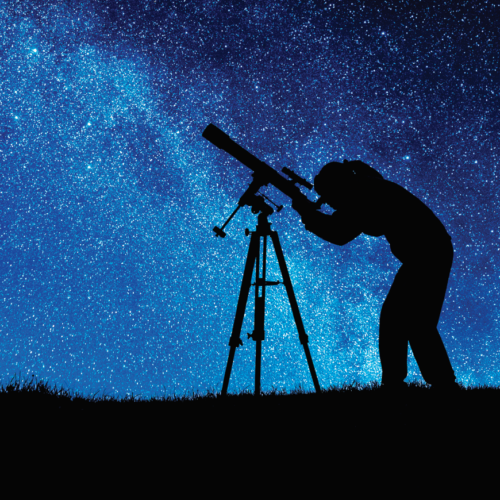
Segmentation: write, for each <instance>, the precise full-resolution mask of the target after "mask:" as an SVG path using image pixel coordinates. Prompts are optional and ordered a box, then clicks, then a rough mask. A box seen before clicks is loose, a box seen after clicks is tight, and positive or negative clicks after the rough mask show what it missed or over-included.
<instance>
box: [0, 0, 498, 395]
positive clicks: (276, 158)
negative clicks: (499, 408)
mask: <svg viewBox="0 0 500 500" xmlns="http://www.w3.org/2000/svg"><path fill="white" fill-rule="evenodd" d="M499 15H500V5H499V4H498V3H495V2H491V1H486V0H480V1H477V2H470V1H465V0H461V1H448V0H446V1H442V2H425V1H418V0H414V1H399V2H398V1H391V2H388V1H385V2H384V1H381V2H377V3H376V5H375V3H374V2H362V1H357V0H353V1H348V2H347V1H346V2H338V1H335V0H334V1H333V2H332V3H329V2H319V1H294V2H266V1H253V2H250V1H233V0H231V1H227V0H221V1H211V0H203V1H202V0H193V1H190V2H182V1H172V2H166V1H165V2H161V1H153V0H149V1H148V0H142V1H127V0H120V1H119V0H109V1H97V0H84V1H78V0H76V1H72V2H70V1H62V0H59V1H55V0H48V1H47V0H44V1H43V2H41V1H16V0H8V1H0V32H1V33H2V37H1V38H0V72H1V78H0V153H1V154H0V162H1V176H0V204H1V210H0V256H1V258H0V382H1V383H3V384H5V383H7V382H8V381H9V380H10V379H11V378H12V377H13V376H14V375H16V374H17V375H21V376H26V375H31V374H35V375H36V376H37V377H38V378H42V379H44V380H47V381H49V382H50V383H51V384H57V386H63V387H65V388H68V389H71V390H74V391H77V392H79V393H81V394H85V395H87V394H94V393H96V392H99V394H108V395H114V396H118V397H123V396H125V395H130V394H134V395H136V396H139V395H140V396H143V397H150V396H155V395H158V396H161V395H174V394H176V395H183V394H188V395H189V394H191V393H193V392H201V393H203V392H206V391H220V390H221V387H222V378H223V374H224V369H225V366H226V362H227V356H228V353H229V347H228V340H229V337H230V334H231V329H232V324H233V320H234V314H235V310H236V303H237V299H238V293H239V289H240V284H241V279H242V275H243V268H244V264H245V258H246V255H247V251H248V244H249V238H247V237H246V236H245V228H249V229H251V230H253V229H254V227H255V222H256V217H255V215H253V214H252V213H251V211H250V209H249V208H248V207H245V208H244V209H242V210H240V211H239V212H238V214H237V216H236V217H235V219H234V220H233V221H232V222H231V223H230V224H229V226H228V227H227V233H228V236H227V237H226V238H225V239H221V238H216V237H215V235H214V233H213V231H212V228H213V227H214V226H215V225H218V226H220V225H221V224H222V223H223V222H224V221H225V220H226V218H227V217H228V216H229V215H230V214H231V212H232V211H233V210H234V208H235V207H236V204H237V202H238V199H239V197H240V196H241V195H242V194H243V192H244V191H245V189H246V188H247V186H248V184H249V182H250V180H251V172H250V170H249V169H248V168H246V167H245V166H244V165H242V164H241V163H239V162H238V161H237V160H235V159H233V158H232V157H230V156H229V155H228V154H227V153H225V152H223V151H221V150H219V149H217V148H216V147H214V146H213V145H212V144H210V143H209V142H208V141H207V140H205V139H204V138H203V137H202V135H201V134H202V132H203V130H204V129H205V127H206V126H207V125H208V124H210V123H214V124H215V125H217V126H218V127H219V128H221V129H222V130H224V131H225V132H226V133H227V134H229V135H230V136H231V137H232V138H233V139H234V140H235V141H237V142H238V143H239V144H240V145H242V146H243V147H244V148H246V149H247V150H249V151H250V152H251V153H253V154H254V155H256V156H257V157H258V158H260V159H261V160H263V161H266V162H267V163H268V164H269V165H271V166H272V167H273V168H275V169H277V170H281V168H282V167H285V166H287V167H289V168H292V169H293V170H295V171H296V172H297V173H299V174H300V175H301V176H303V177H305V178H306V179H308V180H309V181H312V180H313V178H314V175H315V174H316V173H317V172H318V171H319V169H320V168H321V167H322V166H323V165H324V164H325V163H328V162H330V161H342V160H343V159H344V158H347V159H351V160H353V159H360V160H362V161H364V162H366V163H368V164H369V165H371V166H373V167H374V168H376V169H377V170H378V171H379V172H380V173H381V174H382V175H383V176H384V177H385V178H386V179H388V180H391V181H393V182H396V183H398V184H400V185H402V186H404V187H405V188H406V189H408V190H409V191H410V192H411V193H413V194H415V195H416V196H417V197H419V198H420V199H421V200H422V201H424V202H425V203H426V204H427V205H428V206H429V207H430V208H431V209H432V210H433V211H434V213H435V214H436V215H437V216H438V217H439V218H440V220H441V221H442V222H443V224H444V225H445V227H446V228H447V230H448V232H449V234H450V235H451V236H452V238H453V240H452V241H453V245H454V249H455V256H454V263H453V268H452V273H451V276H450V281H449V286H448V292H447V296H446V299H445V303H444V306H443V311H442V315H441V320H440V323H439V331H440V333H441V336H442V338H443V341H444V344H445V346H446V348H447V351H448V353H449V356H450V359H451V362H452V365H453V367H454V369H455V372H456V375H457V379H458V381H460V382H462V383H464V384H465V385H478V384H487V385H498V384H499V383H500V363H499V350H500V342H499V339H498V337H499V333H500V331H499V330H500V329H499V313H500V294H499V278H500V276H499V274H500V273H499V270H500V248H499V230H498V221H499V220H500V218H499V210H498V202H499V184H500V180H499V171H498V163H499V154H500V153H499V146H498V139H499V131H500V126H499V125H500V121H499V117H498V109H499V105H500V102H499V92H500V89H499V72H498V67H499V66H500V62H499V55H498V54H499V52H498V47H499V36H498V35H499V28H498V23H496V24H495V22H494V20H495V19H498V18H499ZM263 192H264V193H265V194H266V195H267V196H268V197H269V198H271V199H272V200H273V201H275V202H276V203H282V204H284V205H285V208H284V209H283V210H282V211H281V212H280V213H277V214H273V215H272V216H271V219H270V220H271V222H272V224H273V226H272V227H273V229H275V230H276V231H278V234H279V237H280V240H281V244H282V246H283V251H284V254H285V259H286V262H287V265H288V269H289V271H290V275H291V279H292V283H293V286H294V290H295V293H296V296H297V300H298V303H299V308H300V311H301V315H302V318H303V321H304V325H305V328H306V332H307V333H308V335H309V347H310V350H311V355H312V359H313V361H314V364H315V367H316V371H317V374H318V378H319V381H320V384H321V386H322V387H329V386H339V385H342V384H344V383H352V382H358V383H360V384H366V383H370V382H372V381H380V379H381V367H380V361H379V357H378V320H379V314H380V309H381V307H382V303H383V301H384V299H385V296H386V294H387V292H388V290H389V288H390V285H391V283H392V280H393V279H394V276H395V273H396V272H397V270H398V268H399V265H400V263H399V261H398V260H397V259H396V258H395V257H394V256H393V255H392V254H391V253H390V249H389V245H388V243H387V241H386V240H385V238H383V237H381V238H374V237H370V236H366V235H361V236H360V237H359V238H357V239H356V240H354V241H352V242H351V243H349V244H348V245H346V246H343V247H337V246H335V245H332V244H329V243H327V242H325V241H323V240H321V239H319V238H318V237H316V236H314V235H313V234H311V233H308V232H307V231H306V230H305V229H304V228H303V225H302V224H301V222H300V218H299V216H298V214H297V213H296V212H295V211H294V210H293V209H292V208H291V206H290V205H291V204H290V200H289V199H288V198H287V197H286V196H284V195H283V194H281V193H280V192H279V191H277V190H276V189H274V188H272V187H268V188H265V189H264V191H263ZM310 197H311V199H315V196H314V193H312V194H311V195H310ZM267 275H268V278H269V279H271V280H281V275H280V273H279V268H278V265H277V261H276V258H275V255H274V254H273V253H272V248H271V247H270V249H269V257H268V272H267ZM266 295H267V296H266V340H265V341H264V342H263V357H262V389H263V390H270V389H272V388H276V389H282V390H287V391H290V390H293V389H296V388H298V387H302V388H303V389H306V390H313V385H312V381H311V377H310V374H309V371H308V368H307V363H306V360H305V356H304V352H303V350H302V347H301V345H300V343H299V341H298V335H297V331H296V328H295V324H294V322H293V316H292V313H291V309H290V306H289V303H288V299H287V296H286V293H285V289H284V287H283V286H276V287H272V288H269V289H268V290H267V294H266ZM252 330H253V298H252V295H251V296H250V299H249V303H248V307H247V314H246V317H245V321H244V324H243V330H242V340H243V346H242V347H240V348H239V349H238V350H237V352H236V357H235V362H234V366H233V372H232V376H231V382H230V385H229V392H239V391H242V390H253V386H254V366H255V359H254V356H255V343H254V342H253V341H252V340H247V336H246V333H247V332H252ZM409 352H410V356H409V362H408V378H407V381H421V380H422V378H421V375H420V372H419V370H418V366H417V364H416V362H415V360H414V358H413V355H411V351H409Z"/></svg>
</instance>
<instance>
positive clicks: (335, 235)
mask: <svg viewBox="0 0 500 500" xmlns="http://www.w3.org/2000/svg"><path fill="white" fill-rule="evenodd" d="M314 189H315V190H316V192H317V193H318V194H319V195H320V197H321V200H322V201H323V202H325V203H327V204H328V205H330V206H331V207H332V208H333V209H334V210H335V212H334V213H333V214H332V215H326V214H322V213H320V212H317V211H311V210H310V209H309V210H308V209H305V208H304V207H302V206H296V205H295V204H294V205H293V207H294V208H295V209H296V210H297V211H298V212H299V214H300V215H301V217H302V222H303V223H304V224H305V227H306V229H307V230H309V231H311V232H313V233H315V234H316V235H318V236H319V237H321V238H323V239H324V240H326V241H329V242H331V243H334V244H336V245H345V244H346V243H348V242H350V241H351V240H353V239H354V238H356V237H357V236H359V235H360V234H361V233H365V234H368V235H370V236H383V235H384V236H385V237H386V238H387V241H388V242H389V243H390V246H391V251H392V253H393V254H394V255H395V256H396V258H397V259H399V260H400V261H401V262H402V266H401V267H400V269H399V270H398V272H397V274H396V277H395V279H394V283H393V284H392V286H391V289H390V290H389V294H388V295H387V298H386V300H385V302H384V305H383V306H382V312H381V315H380V329H379V350H380V361H381V364H382V384H383V386H385V387H388V388H400V387H405V383H404V379H405V378H406V376H407V352H408V342H409V343H410V346H411V349H412V351H413V354H414V356H415V359H416V361H417V363H418V366H419V368H420V371H421V373H422V377H423V378H424V380H425V381H426V382H427V383H428V384H431V385H432V386H433V387H438V388H445V389H448V388H450V389H451V388H453V389H454V388H457V387H458V385H457V384H456V383H455V374H454V372H453V368H452V366H451V363H450V360H449V358H448V354H447V353H446V349H445V347H444V345H443V342H442V340H441V337H440V335H439V332H438V330H437V324H438V321H439V315H440V314H441V307H442V305H443V301H444V297H445V293H446V287H447V284H448V277H449V274H450V269H451V264H452V260H453V246H452V243H451V237H450V236H449V235H448V233H447V232H446V230H445V228H444V226H443V225H442V224H441V222H440V221H439V219H438V218H437V217H436V216H435V215H434V213H433V212H432V211H431V210H430V209H429V208H428V207H427V206H426V205H424V203H422V202H421V201H420V200H419V199H418V198H416V197H415V196H413V195H412V194H411V193H409V192H408V191H406V189H404V188H402V187H401V186H398V185H397V184H395V183H393V182H390V181H387V180H384V178H383V177H382V175H380V174H379V173H378V172H377V171H376V170H374V169H373V168H371V167H370V166H368V165H366V164H365V163H363V162H361V161H352V162H347V161H346V160H344V163H337V162H332V163H328V164H327V165H325V166H324V167H323V168H322V169H321V171H320V172H319V174H318V175H317V176H316V177H315V179H314Z"/></svg>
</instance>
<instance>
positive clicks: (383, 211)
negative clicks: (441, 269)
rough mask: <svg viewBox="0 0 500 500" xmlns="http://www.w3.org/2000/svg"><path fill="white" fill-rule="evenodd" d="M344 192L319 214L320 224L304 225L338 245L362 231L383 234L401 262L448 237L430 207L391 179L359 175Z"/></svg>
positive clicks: (371, 234)
mask: <svg viewBox="0 0 500 500" xmlns="http://www.w3.org/2000/svg"><path fill="white" fill-rule="evenodd" d="M346 192H348V193H349V194H348V195H346V196H344V199H343V200H342V203H341V204H340V206H339V207H338V209H337V210H336V211H335V212H334V213H333V214H332V215H329V216H327V215H324V214H319V215H321V216H322V217H320V219H319V220H318V222H319V224H312V226H311V227H308V224H306V228H307V229H310V230H312V231H313V232H315V233H316V234H318V235H319V236H321V237H322V238H324V239H326V240H327V241H330V242H332V243H335V244H338V245H343V244H345V243H348V242H349V241H351V240H352V239H354V238H355V237H356V236H358V235H359V234H361V233H365V234H367V235H369V236H382V235H385V237H386V238H387V241H388V242H389V244H390V246H391V251H392V253H393V254H394V255H395V256H396V258H398V259H399V260H400V261H401V262H404V261H405V260H409V259H411V258H413V257H415V256H417V255H419V254H420V253H421V252H422V251H423V250H424V251H425V250H429V251H432V248H433V247H434V246H435V245H436V244H437V243H438V242H439V241H440V239H441V238H445V239H448V240H449V238H450V236H449V235H448V233H447V232H446V229H445V228H444V226H443V224H442V223H441V221H440V220H439V219H438V218H437V217H436V215H435V214H434V213H433V212H432V210H431V209H430V208H429V207H427V206H426V205H425V204H424V203H423V202H422V201H420V200H419V199H418V198H417V197H416V196H414V195H413V194H411V193H410V192H409V191H407V190H406V189H404V188H403V187H401V186H399V185H398V184H395V183H394V182H390V181H387V180H384V179H378V178H373V177H366V178H363V177H361V178H360V179H357V180H356V183H355V188H354V189H350V190H347V191H346ZM318 230H319V232H318Z"/></svg>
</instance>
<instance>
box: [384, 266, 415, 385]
mask: <svg viewBox="0 0 500 500" xmlns="http://www.w3.org/2000/svg"><path fill="white" fill-rule="evenodd" d="M405 271H406V269H405V267H404V265H403V266H401V268H400V269H399V271H398V273H397V274H396V277H395V278H394V283H393V284H392V286H391V289H390V290H389V293H388V295H387V298H386V299H385V302H384V305H383V306H382V311H381V313H380V327H379V354H380V363H381V365H382V384H383V385H384V386H400V385H402V384H403V383H404V379H405V378H406V376H407V374H408V372H407V356H408V337H407V335H406V334H407V328H406V327H407V324H406V317H407V314H406V313H405V308H406V306H407V301H406V297H407V296H408V293H409V291H408V280H407V279H405V275H406V272H405Z"/></svg>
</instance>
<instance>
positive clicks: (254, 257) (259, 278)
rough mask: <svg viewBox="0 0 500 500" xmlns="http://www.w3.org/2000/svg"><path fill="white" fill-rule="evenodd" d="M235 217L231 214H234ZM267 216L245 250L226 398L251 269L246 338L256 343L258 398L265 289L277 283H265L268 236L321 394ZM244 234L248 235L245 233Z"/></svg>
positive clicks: (257, 392)
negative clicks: (251, 306) (251, 311)
mask: <svg viewBox="0 0 500 500" xmlns="http://www.w3.org/2000/svg"><path fill="white" fill-rule="evenodd" d="M233 215H234V213H233ZM267 217H268V213H266V212H264V213H260V214H259V216H258V219H257V227H256V230H255V231H253V232H251V235H252V236H251V238H250V246H249V249H248V255H247V260H246V263H245V270H244V272H243V281H242V283H241V289H240V296H239V298H238V305H237V308H236V316H235V318H234V324H233V331H232V334H231V338H230V339H229V346H230V351H229V358H228V361H227V366H226V372H225V374H224V383H223V386H222V395H223V396H225V395H226V394H227V387H228V385H229V377H230V376H231V369H232V366H233V361H234V354H235V351H236V348H237V347H238V346H240V345H243V342H242V341H241V338H240V335H241V327H242V324H243V318H244V316H245V309H246V304H247V300H248V294H249V292H250V286H251V280H252V274H253V269H254V267H255V322H254V331H253V333H252V334H248V338H252V339H253V340H254V341H255V342H256V353H255V395H256V396H258V395H260V371H261V357H262V341H263V340H264V316H265V314H264V312H265V297H266V286H272V285H278V284H280V282H279V281H266V252H267V237H268V236H270V237H271V240H272V242H273V245H274V250H275V252H276V256H277V257H278V263H279V266H280V270H281V275H282V276H283V284H284V285H285V287H286V291H287V294H288V300H289V301H290V305H291V307H292V312H293V317H294V320H295V324H296V325H297V330H298V333H299V340H300V343H301V344H302V345H303V347H304V351H305V354H306V358H307V364H308V365H309V371H310V372H311V376H312V379H313V383H314V388H315V389H316V392H317V393H319V392H321V388H320V386H319V382H318V377H317V376H316V371H315V369H314V365H313V362H312V358H311V353H310V352H309V347H308V345H307V343H308V337H307V334H306V332H305V329H304V325H303V323H302V318H301V317H300V313H299V307H298V305H297V300H296V299H295V293H294V291H293V287H292V282H291V280H290V275H289V274H288V269H287V267H286V263H285V257H284V256H283V250H282V249H281V244H280V241H279V238H278V233H277V232H276V231H271V224H270V223H269V221H268V220H267ZM246 234H247V236H248V234H250V232H249V231H248V229H247V230H246ZM261 237H262V238H263V239H264V241H263V248H262V275H260V259H261V255H260V239H261Z"/></svg>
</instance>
